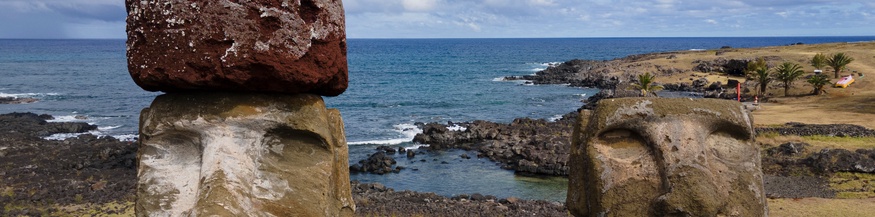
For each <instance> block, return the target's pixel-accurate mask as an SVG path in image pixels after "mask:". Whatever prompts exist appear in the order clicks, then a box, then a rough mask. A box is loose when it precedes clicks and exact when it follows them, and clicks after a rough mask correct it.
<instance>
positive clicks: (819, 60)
mask: <svg viewBox="0 0 875 217" xmlns="http://www.w3.org/2000/svg"><path fill="white" fill-rule="evenodd" d="M809 63H811V66H814V69H817V70H821V69H823V68H824V67H826V55H823V53H818V54H815V55H814V57H812V58H811V62H809Z"/></svg>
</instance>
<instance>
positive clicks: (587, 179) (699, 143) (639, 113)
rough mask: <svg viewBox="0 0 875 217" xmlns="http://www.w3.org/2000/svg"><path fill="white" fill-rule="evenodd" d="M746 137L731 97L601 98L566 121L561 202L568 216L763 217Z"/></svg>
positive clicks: (748, 132)
mask: <svg viewBox="0 0 875 217" xmlns="http://www.w3.org/2000/svg"><path fill="white" fill-rule="evenodd" d="M754 136H755V135H754V133H753V128H752V123H751V119H750V116H749V114H748V113H747V112H746V111H745V110H744V109H742V105H741V104H740V103H738V102H733V101H728V100H715V99H696V100H691V99H680V98H674V99H671V98H622V99H613V100H603V101H602V102H600V105H599V107H598V108H597V109H596V110H595V111H592V112H590V111H581V114H580V116H579V118H578V122H577V123H576V124H575V126H574V135H573V138H572V140H573V141H574V142H573V143H572V147H571V156H570V159H569V165H571V169H570V170H569V183H568V197H567V199H566V204H567V206H568V208H569V211H570V212H571V214H573V215H575V216H593V215H601V216H722V215H725V216H730V215H731V216H766V215H767V209H766V197H765V190H764V188H763V173H762V169H761V167H760V163H761V160H760V150H759V146H758V145H757V144H755V143H754V142H753V138H754Z"/></svg>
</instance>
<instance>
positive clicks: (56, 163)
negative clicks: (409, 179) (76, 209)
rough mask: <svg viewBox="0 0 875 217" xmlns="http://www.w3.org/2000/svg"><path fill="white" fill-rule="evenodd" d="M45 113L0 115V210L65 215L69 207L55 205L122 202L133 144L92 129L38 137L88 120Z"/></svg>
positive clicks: (131, 182)
mask: <svg viewBox="0 0 875 217" xmlns="http://www.w3.org/2000/svg"><path fill="white" fill-rule="evenodd" d="M46 119H52V117H51V116H49V115H36V114H33V113H10V114H3V115H0V168H4V169H2V170H0V180H3V182H2V184H0V189H2V191H3V193H2V194H0V204H4V205H5V209H0V216H46V215H69V213H67V212H69V211H67V210H58V208H55V207H69V206H81V205H82V204H105V203H110V202H117V203H118V204H125V201H129V200H130V199H132V198H133V196H134V189H135V183H136V174H137V170H136V163H137V162H136V158H135V156H136V152H137V145H136V144H134V143H132V142H124V141H119V140H118V139H115V138H112V137H97V136H94V135H91V134H83V135H80V136H78V137H73V138H68V139H65V140H45V139H42V138H41V137H44V136H46V135H47V134H52V133H81V132H82V129H83V128H85V127H84V126H86V125H87V124H85V123H54V122H46V121H45V120H46ZM59 126H79V127H59ZM87 126H88V128H90V127H95V128H96V126H93V125H87ZM21 207H36V208H31V209H27V208H25V209H22V208H21ZM124 208H125V205H120V206H118V207H117V208H98V207H93V208H90V209H91V212H92V213H94V212H99V213H105V214H112V213H115V212H118V211H119V210H118V209H124ZM53 213H54V214H53Z"/></svg>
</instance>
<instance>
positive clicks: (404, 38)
mask: <svg viewBox="0 0 875 217" xmlns="http://www.w3.org/2000/svg"><path fill="white" fill-rule="evenodd" d="M791 37H799V38H829V37H875V35H786V36H580V37H577V36H571V37H433V38H431V37H409V38H408V37H397V38H391V37H386V38H383V37H352V38H350V37H347V38H346V39H366V40H371V39H391V40H406V39H609V38H618V39H621V38H791ZM126 39H127V38H0V40H126Z"/></svg>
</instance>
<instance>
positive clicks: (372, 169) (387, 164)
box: [350, 151, 397, 175]
mask: <svg viewBox="0 0 875 217" xmlns="http://www.w3.org/2000/svg"><path fill="white" fill-rule="evenodd" d="M396 163H397V162H396V161H395V158H392V157H391V156H389V155H387V154H386V152H384V151H377V152H376V153H374V154H371V156H369V157H368V159H365V160H360V161H359V162H358V163H357V164H355V165H352V166H350V172H366V173H374V174H380V175H383V174H386V173H390V172H393V171H395V170H396V169H395V168H393V165H395V164H396Z"/></svg>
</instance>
